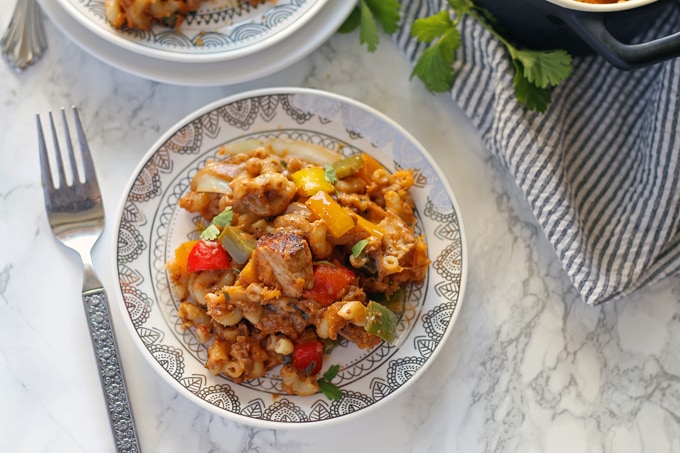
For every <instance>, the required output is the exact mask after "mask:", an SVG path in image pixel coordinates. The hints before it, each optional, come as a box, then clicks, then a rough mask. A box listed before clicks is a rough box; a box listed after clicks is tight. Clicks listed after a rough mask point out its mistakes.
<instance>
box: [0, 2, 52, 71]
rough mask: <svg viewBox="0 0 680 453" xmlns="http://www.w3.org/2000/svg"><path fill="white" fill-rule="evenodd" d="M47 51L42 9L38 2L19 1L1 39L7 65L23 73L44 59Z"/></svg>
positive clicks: (0, 47) (0, 44)
mask: <svg viewBox="0 0 680 453" xmlns="http://www.w3.org/2000/svg"><path fill="white" fill-rule="evenodd" d="M46 49H47V39H46V38H45V30H44V29H43V24H42V17H41V16H40V7H39V6H38V3H37V2H36V0H17V3H16V6H15V7H14V13H13V14H12V18H11V19H10V21H9V25H8V26H7V30H5V33H4V34H3V36H2V38H0V52H2V56H3V57H4V58H5V60H6V61H7V63H8V64H9V65H10V66H11V67H12V68H13V69H14V70H15V71H17V72H21V71H23V70H24V69H26V68H27V67H28V66H29V65H32V64H33V63H35V62H36V61H38V60H39V59H40V57H42V55H43V53H44V52H45V50H46Z"/></svg>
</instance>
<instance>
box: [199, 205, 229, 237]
mask: <svg viewBox="0 0 680 453" xmlns="http://www.w3.org/2000/svg"><path fill="white" fill-rule="evenodd" d="M233 218H234V211H233V210H232V209H231V206H227V207H226V208H225V209H224V211H222V212H220V213H219V214H217V215H216V216H215V217H213V219H212V223H211V224H210V225H208V227H207V228H206V229H205V230H203V232H202V233H201V239H206V240H209V241H214V240H215V239H217V237H218V236H219V235H220V232H221V231H222V229H224V227H225V226H227V225H231V221H232V219H233Z"/></svg>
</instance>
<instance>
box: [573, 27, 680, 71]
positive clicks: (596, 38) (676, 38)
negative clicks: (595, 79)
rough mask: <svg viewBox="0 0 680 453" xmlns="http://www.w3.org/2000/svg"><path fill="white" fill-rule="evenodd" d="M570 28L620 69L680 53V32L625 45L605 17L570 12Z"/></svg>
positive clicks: (627, 68) (645, 63) (636, 66)
mask: <svg viewBox="0 0 680 453" xmlns="http://www.w3.org/2000/svg"><path fill="white" fill-rule="evenodd" d="M564 19H565V21H566V22H567V23H568V25H569V27H571V29H572V30H573V31H574V32H576V33H577V34H578V35H579V36H580V37H581V38H582V39H583V40H584V41H585V42H586V43H588V45H589V46H590V47H592V48H593V49H594V50H595V51H597V53H598V54H600V55H601V56H602V57H603V58H604V59H605V60H607V61H609V63H611V64H612V65H614V66H616V67H618V68H620V69H625V70H629V69H634V68H639V67H642V66H648V65H650V64H653V63H658V62H661V61H664V60H669V59H671V58H675V57H678V56H680V32H676V33H673V34H672V35H668V36H664V37H661V38H657V39H653V40H651V41H647V42H644V43H639V44H625V43H622V42H621V41H619V40H618V39H616V38H615V37H614V36H613V35H612V34H611V33H610V32H609V30H608V29H607V27H606V26H605V23H604V22H605V20H604V16H602V15H592V14H578V13H573V14H568V15H567V17H565V18H564Z"/></svg>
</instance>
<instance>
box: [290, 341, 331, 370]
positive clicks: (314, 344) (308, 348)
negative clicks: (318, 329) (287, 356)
mask: <svg viewBox="0 0 680 453" xmlns="http://www.w3.org/2000/svg"><path fill="white" fill-rule="evenodd" d="M323 349H324V348H323V343H322V342H321V340H316V339H314V340H307V341H303V342H301V343H298V344H296V345H295V349H293V365H294V366H295V368H297V369H298V370H300V371H302V372H304V373H305V374H306V375H307V376H314V375H316V374H317V373H318V372H319V371H321V366H322V365H323Z"/></svg>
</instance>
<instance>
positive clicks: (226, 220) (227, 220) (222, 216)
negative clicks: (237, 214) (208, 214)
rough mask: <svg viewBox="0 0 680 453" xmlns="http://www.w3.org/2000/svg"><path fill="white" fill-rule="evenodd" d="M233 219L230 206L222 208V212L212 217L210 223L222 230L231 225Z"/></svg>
mask: <svg viewBox="0 0 680 453" xmlns="http://www.w3.org/2000/svg"><path fill="white" fill-rule="evenodd" d="M233 218H234V211H233V210H232V209H231V206H227V207H226V208H224V211H222V212H220V213H219V214H217V215H216V216H215V217H213V219H212V223H213V224H214V225H217V226H218V227H220V228H224V227H225V226H227V225H231V221H232V219H233Z"/></svg>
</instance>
